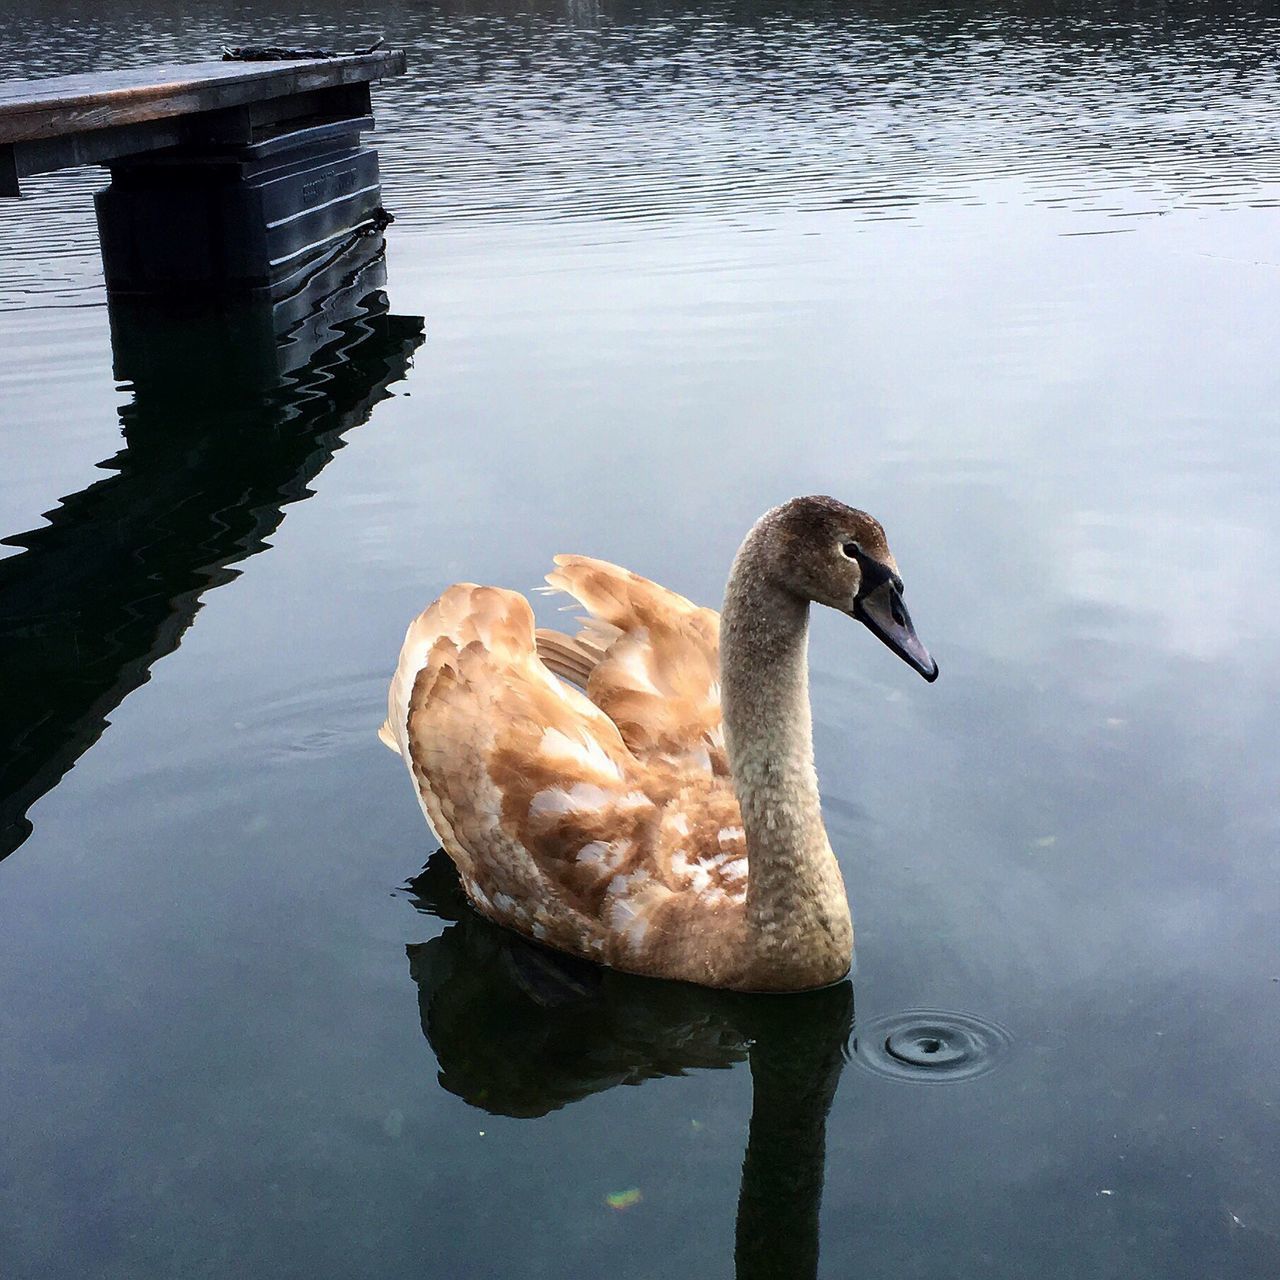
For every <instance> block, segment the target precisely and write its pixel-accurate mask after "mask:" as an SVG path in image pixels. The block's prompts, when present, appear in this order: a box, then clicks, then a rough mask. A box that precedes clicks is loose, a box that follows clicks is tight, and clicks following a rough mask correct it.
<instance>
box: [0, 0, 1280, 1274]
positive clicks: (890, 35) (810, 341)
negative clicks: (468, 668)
mask: <svg viewBox="0 0 1280 1280" xmlns="http://www.w3.org/2000/svg"><path fill="white" fill-rule="evenodd" d="M5 17H6V29H7V30H8V32H9V34H10V37H11V38H10V40H9V41H8V42H7V43H6V44H5V45H4V46H3V48H0V74H3V75H44V74H54V73H56V72H58V71H62V70H67V71H72V70H87V69H92V68H94V67H106V66H119V65H133V64H139V63H145V62H148V61H155V60H157V59H169V58H179V57H183V58H185V57H192V56H201V55H203V54H205V53H210V52H216V50H218V49H219V48H220V47H221V45H223V44H227V43H243V42H245V41H246V40H248V39H250V38H252V39H255V40H264V41H265V40H275V39H288V40H290V41H299V42H303V41H305V42H310V41H316V40H318V41H323V42H325V43H330V44H334V45H337V46H340V47H349V46H355V45H357V44H360V43H367V42H368V40H369V39H371V38H373V37H374V36H376V35H377V34H381V33H383V32H385V33H386V35H387V36H388V39H389V42H390V43H393V44H398V45H404V46H405V47H406V48H407V49H408V50H409V55H410V60H411V68H412V70H411V73H410V74H409V75H408V76H406V77H405V78H404V79H402V80H400V81H397V82H394V83H389V84H387V85H385V86H383V87H382V88H381V89H379V90H378V91H377V103H376V105H377V111H378V118H379V135H378V146H379V149H380V154H381V157H382V162H383V170H384V182H385V196H386V202H387V204H388V207H389V208H390V209H391V211H392V212H393V213H394V214H395V215H396V218H397V221H396V223H395V224H394V225H393V226H392V227H391V229H390V230H389V231H388V233H387V242H386V253H385V262H382V261H372V262H370V263H366V264H365V265H364V267H363V269H362V272H361V273H360V274H358V275H356V276H354V277H351V278H344V279H343V281H342V288H343V290H344V292H343V293H342V302H341V305H340V306H335V307H334V308H333V309H331V311H330V312H329V313H327V314H324V315H321V316H320V317H319V318H316V317H313V318H312V320H311V321H310V322H309V325H308V326H306V327H304V329H303V330H300V331H299V332H298V333H295V334H294V335H293V346H292V347H289V346H287V345H286V347H284V348H282V349H281V350H283V351H285V352H286V354H285V355H284V356H281V355H279V353H278V352H277V350H276V346H275V340H274V338H272V337H271V336H270V335H267V336H266V337H263V336H262V334H261V333H258V334H257V336H254V334H253V332H251V330H252V329H253V324H254V320H253V318H252V317H239V318H233V319H230V320H229V319H226V318H223V319H222V320H220V321H218V322H217V323H216V324H213V325H212V327H211V322H209V321H208V319H207V318H205V319H202V318H201V317H200V316H198V315H197V316H194V317H191V316H188V317H185V318H184V319H182V321H181V323H178V322H177V321H173V320H171V319H167V318H163V317H162V318H160V319H157V318H156V317H154V316H142V317H138V316H133V317H130V316H128V315H125V316H121V315H120V314H118V313H117V314H109V313H108V310H107V307H106V304H105V299H104V297H103V293H102V286H101V272H100V267H99V264H98V259H97V251H96V240H95V236H94V230H93V220H92V206H91V199H90V197H91V193H92V191H93V190H94V189H96V188H97V187H98V186H99V185H101V183H102V181H103V178H102V175H100V174H98V173H95V172H93V171H87V170H86V171H73V172H68V173H64V174H58V175H50V176H48V177H46V178H41V179H36V180H33V181H32V183H31V184H30V194H29V195H28V196H27V197H25V198H24V199H23V200H22V201H21V202H13V203H9V202H6V203H5V204H3V206H0V245H2V246H3V263H0V387H2V388H3V394H4V401H5V405H6V410H7V412H6V415H5V423H4V426H3V428H2V429H0V532H2V533H3V535H4V536H5V537H6V541H5V544H4V545H3V546H0V661H2V662H3V672H4V685H3V688H2V689H0V720H2V722H3V724H4V726H5V739H4V743H3V749H4V751H5V755H4V757H3V769H4V778H5V787H6V795H5V797H4V801H3V803H4V805H5V808H4V812H3V819H4V821H3V828H4V832H5V843H4V845H3V846H2V847H3V848H4V849H5V850H11V852H9V856H8V857H6V858H5V859H4V860H3V861H2V862H0V1132H3V1133H4V1135H5V1141H4V1143H3V1145H2V1146H0V1266H2V1268H3V1271H4V1274H5V1275H6V1276H14V1277H28V1276H31V1277H34V1276H41V1277H46V1276H68V1277H70V1276H76V1277H80V1276H103V1277H137V1276H157V1277H159V1276H171V1275H183V1276H188V1275H190V1276H201V1275H208V1276H225V1275H239V1274H262V1275H280V1276H292V1275H297V1276H304V1275H305V1276H308V1277H311V1276H334V1277H338V1276H341V1277H350V1276H365V1275H367V1276H378V1277H386V1276H409V1275H413V1276H419V1275H439V1276H448V1277H459V1276H486V1277H487V1276H494V1277H508V1276H509V1277H547V1278H548V1280H550V1278H553V1277H554V1278H555V1280H562V1278H564V1277H583V1278H584V1280H586V1278H590V1277H598V1276H603V1275H607V1276H610V1277H618V1278H619V1280H624V1278H625V1280H632V1278H639V1277H659V1276H661V1277H668V1276H672V1275H690V1276H693V1275H699V1276H725V1277H729V1276H734V1275H735V1274H736V1275H737V1276H738V1277H740V1278H745V1277H750V1276H762V1275H772V1276H786V1277H792V1276H798V1277H806V1276H812V1275H815V1274H817V1275H822V1276H831V1277H836V1276H840V1277H845V1276H859V1277H868V1278H875V1277H886V1278H887V1277H894V1278H895V1280H897V1278H900V1277H910V1276H926V1275H936V1274H949V1275H962V1276H971V1275H972V1276H976V1275H982V1276H1007V1277H1011V1278H1012V1277H1024V1276H1026V1275H1028V1274H1040V1275H1043V1276H1046V1277H1064V1278H1066V1277H1077V1276H1081V1275H1090V1276H1116V1277H1126V1278H1127V1277H1148V1276H1149V1277H1153V1278H1154V1277H1160V1278H1162V1280H1163V1278H1165V1277H1169V1276H1181V1275H1188V1276H1191V1275H1195V1276H1199V1275H1206V1276H1209V1275H1211V1276H1216V1277H1225V1278H1228V1280H1236V1278H1239V1280H1246V1278H1247V1280H1253V1278H1255V1277H1261V1276H1264V1275H1270V1274H1272V1273H1274V1272H1275V1271H1276V1270H1277V1269H1278V1268H1280V1211H1278V1209H1277V1206H1280V1161H1278V1160H1277V1158H1276V1152H1277V1150H1280V1117H1278V1114H1277V1111H1278V1109H1280V1100H1278V1098H1277V1093H1278V1092H1280V1091H1278V1090H1277V1087H1276V1072H1275V1061H1276V1054H1277V1051H1280V1033H1278V1032H1277V1025H1278V1024H1277V1013H1278V1012H1280V982H1277V979H1280V947H1278V946H1277V932H1276V928H1275V920H1276V916H1277V910H1278V909H1280V890H1278V889H1277V882H1278V881H1277V876H1276V856H1277V843H1278V837H1280V801H1278V799H1277V796H1278V795H1280V789H1278V787H1277V780H1278V779H1277V775H1278V772H1280V769H1278V766H1280V745H1278V744H1277V736H1276V733H1275V727H1274V719H1275V717H1274V708H1275V706H1276V705H1277V698H1278V697H1280V591H1277V588H1276V583H1277V581H1280V514H1278V511H1277V505H1276V502H1275V491H1276V480H1275V477H1276V475H1277V462H1278V461H1280V459H1277V452H1278V451H1280V447H1278V446H1277V443H1276V441H1277V439H1278V438H1280V436H1278V433H1277V428H1280V408H1278V407H1277V406H1280V377H1278V376H1277V373H1276V361H1275V356H1274V353H1275V350H1276V347H1277V339H1278V338H1280V333H1278V332H1277V328H1278V326H1277V308H1276V302H1275V298H1276V287H1277V281H1278V280H1280V274H1278V273H1280V253H1278V252H1277V249H1276V243H1277V240H1276V234H1275V227H1276V219H1277V216H1280V215H1278V214H1277V211H1276V207H1277V202H1278V201H1280V145H1278V141H1277V140H1278V139H1280V97H1278V96H1277V89H1278V87H1280V86H1278V85H1277V63H1276V60H1275V48H1276V47H1277V46H1276V40H1277V36H1280V21H1278V20H1277V17H1276V15H1275V14H1273V13H1272V12H1271V11H1270V10H1267V9H1263V8H1253V9H1250V10H1247V11H1246V10H1238V11H1224V10H1223V9H1221V8H1220V7H1218V6H1212V7H1210V6H1203V7H1201V6H1197V5H1161V6H1151V7H1150V8H1147V7H1143V6H1106V5H1079V6H1055V7H1052V8H1048V7H1033V6H999V7H997V6H982V5H974V6H963V7H961V8H960V9H953V10H949V11H945V12H944V11H942V10H933V9H929V8H925V7H919V6H913V5H910V4H888V3H886V4H876V5H869V6H839V5H830V4H820V5H799V4H793V5H790V6H788V5H746V4H743V5H706V6H702V7H698V8H672V7H670V6H665V5H656V6H643V7H639V6H636V7H632V6H626V5H621V6H609V5H600V6H593V5H589V4H573V5H570V6H567V7H561V6H556V5H548V6H514V5H510V6H504V5H501V4H492V3H482V4H478V5H475V4H469V5H466V6H452V5H445V6H428V5H418V4H409V3H404V4H396V3H392V2H390V0H387V2H385V3H371V4H368V5H365V6H362V7H360V8H359V9H358V10H356V11H351V10H349V8H348V7H346V6H337V5H334V4H330V3H327V0H318V2H317V3H313V4H312V5H310V6H308V9H307V11H306V12H305V13H303V14H302V15H301V16H299V15H297V14H283V13H280V12H276V11H273V10H272V9H271V8H270V7H268V6H245V5H235V6H231V5H224V4H221V3H217V2H215V3H214V4H211V5H206V6H202V7H201V9H200V12H199V14H197V15H196V16H194V17H192V16H190V15H189V14H187V13H184V12H183V11H182V9H181V8H180V7H179V6H176V5H169V4H165V3H162V0H134V2H133V3H131V4H130V5H128V6H125V7H123V8H122V7H120V6H112V8H111V11H110V13H104V14H95V15H91V16H87V15H85V14H84V13H83V12H82V6H78V5H70V4H59V3H53V2H51V0H37V3H36V4H34V5H32V4H30V3H26V4H24V5H22V6H20V7H17V6H15V7H13V8H12V9H11V10H10V9H6V10H5ZM237 325H239V326H241V327H240V328H236V326H237ZM184 326H185V327H184ZM219 334H221V335H223V340H220V339H219V338H218V336H217V335H219ZM227 334H230V335H231V338H230V339H226V338H225V336H226V335H227ZM238 335H243V336H238ZM220 343H221V345H220ZM290 351H291V352H292V355H289V354H288V353H289V352H290ZM294 357H298V358H297V359H295V358H294ZM282 370H283V372H282ZM277 375H279V376H277ZM815 491H817V492H831V493H834V494H836V495H838V496H840V497H842V498H844V499H846V500H848V501H850V502H853V503H855V504H856V505H859V506H862V507H865V508H867V509H868V510H870V511H872V512H874V513H875V514H876V515H877V516H879V517H880V518H881V519H882V521H883V522H884V523H885V525H886V527H887V528H888V531H889V534H890V537H891V539H892V542H893V545H894V549H895V552H896V554H897V557H898V560H899V562H900V564H901V566H902V569H903V574H904V577H905V579H906V582H907V586H908V589H909V591H910V601H911V608H912V613H913V616H914V618H915V621H916V624H917V627H918V628H919V630H920V632H921V635H922V636H923V638H924V639H925V640H926V642H927V643H928V644H929V646H930V648H931V649H932V651H933V652H934V654H935V656H936V657H937V658H938V660H939V663H940V665H941V667H942V672H943V676H942V679H940V680H939V682H938V683H937V684H936V685H933V686H929V685H926V684H925V683H924V682H923V681H920V680H919V679H918V678H917V677H915V676H914V675H913V674H912V673H911V672H910V671H909V670H908V669H907V668H906V667H905V666H903V665H902V664H899V663H895V661H894V660H893V658H892V657H891V655H890V654H889V653H888V651H887V650H884V649H883V648H882V647H880V646H876V645H872V644H870V643H868V641H867V639H866V637H865V635H864V634H862V633H861V630H860V629H858V628H852V627H851V626H850V625H849V624H848V622H847V620H845V619H842V618H839V617H836V616H834V615H830V616H824V617H819V618H815V625H814V634H813V649H812V663H813V684H814V702H815V706H814V712H815V722H816V735H817V744H816V745H817V755H818V767H819V772H820V778H821V783H822V788H823V794H824V801H825V805H826V811H827V815H828V824H829V829H830V833H831V837H832V842H833V845H834V846H835V848H836V849H837V852H838V854H839V856H840V859H841V862H842V865H843V869H844V873H845V878H846V881H847V883H848V886H849V890H850V896H851V900H852V903H853V908H854V916H855V923H856V926H857V930H858V970H857V973H856V975H855V979H854V982H853V984H852V986H851V987H848V986H846V987H839V988H836V989H834V990H833V991H832V992H829V993H822V994H821V996H820V997H815V998H812V999H808V1000H804V1001H797V1002H787V1001H780V1002H772V1001H763V1002H761V1001H750V1000H744V999H740V998H737V997H724V996H716V995H708V994H704V993H698V992H693V991H690V990H688V989H685V988H669V987H664V986H662V985H661V984H650V983H642V982H636V981H630V980H626V979H620V978H617V977H614V976H611V977H606V978H601V977H600V975H598V974H593V973H590V972H588V973H581V972H570V973H568V974H565V973H563V972H560V971H559V970H557V969H554V968H553V969H550V970H548V969H546V968H545V967H543V966H541V965H540V964H539V963H538V961H537V959H536V957H535V958H531V957H530V956H529V955H528V954H526V953H524V952H523V951H522V950H521V949H520V948H517V947H513V945H512V943H511V941H510V940H509V939H507V938H506V937H504V936H503V935H501V934H498V933H496V932H495V931H493V930H491V929H488V928H486V927H485V926H483V925H482V924H480V923H479V922H477V921H476V920H475V919H474V918H472V917H469V916H468V915H467V914H466V912H465V911H464V910H462V909H461V908H460V907H459V905H458V903H457V902H456V892H455V890H454V888H453V887H452V886H451V885H450V883H449V880H448V875H447V869H442V868H441V867H440V866H439V863H438V862H437V863H435V864H433V868H434V869H432V870H429V871H428V872H427V873H426V875H425V877H424V876H423V874H421V873H422V869H423V867H424V864H426V863H427V860H428V857H429V855H430V854H431V853H432V851H433V848H434V845H433V843H432V841H431V839H430V836H429V833H428V832H427V831H426V830H425V828H424V827H423V825H422V822H421V818H420V816H419V813H418V809H417V805H416V804H415V803H414V801H413V798H412V796H411V794H410V793H409V790H408V787H407V785H406V783H405V779H404V776H403V772H402V771H401V770H400V769H399V768H398V767H397V766H396V765H395V762H394V761H393V760H392V759H391V757H390V756H389V755H388V753H387V752H386V751H385V750H384V749H383V748H382V747H381V746H380V745H379V743H378V742H377V740H376V738H375V737H374V729H375V727H376V725H377V723H378V721H379V719H380V717H381V709H380V707H381V703H382V699H383V697H384V693H385V683H386V679H387V677H388V675H389V672H390V669H391V666H392V664H393V663H394V659H395V653H396V650H397V648H398V645H399V641H400V638H401V636H402V635H403V629H404V626H405V623H406V622H407V620H408V619H409V618H410V617H411V616H412V615H413V613H414V612H416V611H417V610H418V609H419V608H421V607H422V605H423V604H425V603H426V602H427V601H428V600H430V599H431V598H432V597H434V596H435V595H436V594H437V593H438V592H439V591H440V589H441V588H442V587H444V586H445V585H447V584H448V583H449V582H451V581H454V580H456V579H459V578H467V579H472V580H479V581H492V582H496V583H500V584H502V585H506V586H514V587H519V588H526V587H529V586H532V585H533V584H535V583H537V582H538V581H539V580H540V578H541V576H542V574H543V573H544V572H545V571H546V569H547V568H548V567H549V564H550V558H551V556H552V555H553V554H554V553H556V552H558V551H562V550H577V551H583V552H588V553H591V554H595V555H600V556H605V557H608V558H611V559H614V560H617V561H619V562H621V563H623V564H626V565H628V566H629V567H631V568H634V569H636V570H637V571H639V572H642V573H645V574H647V575H649V576H651V577H654V578H657V579H659V580H660V581H663V582H665V583H668V584H669V585H671V586H673V587H675V588H676V589H678V590H680V591H682V592H683V593H685V594H686V595H689V596H691V597H693V598H695V599H698V600H700V601H705V602H708V603H714V602H716V601H717V600H718V598H719V595H720V592H721V590H722V588H723V580H724V575H725V572H726V568H727V565H728V563H729V559H730V557H731V555H732V553H733V550H734V548H735V547H736V545H737V541H738V540H739V538H740V537H741V535H742V533H743V532H744V530H745V529H746V527H747V526H748V525H749V524H750V522H751V520H752V519H754V517H755V516H756V515H757V514H759V512H760V511H761V510H763V509H764V508H765V507H767V506H768V505H770V504H772V503H774V502H777V501H780V500H782V499H785V498H786V497H789V496H791V495H792V494H795V493H804V492H815ZM539 608H540V609H545V610H546V613H545V619H546V620H547V621H560V620H561V619H559V618H558V616H557V615H556V614H555V612H554V605H553V604H551V603H543V604H540V605H539ZM915 1009H927V1010H944V1011H947V1010H950V1011H957V1012H960V1013H964V1014H968V1015H974V1016H976V1017H978V1018H981V1019H985V1020H987V1021H989V1022H993V1023H996V1024H998V1025H999V1026H1000V1027H1002V1028H1004V1029H1005V1030H1006V1031H1007V1033H1008V1039H1009V1047H1008V1050H1007V1052H1005V1053H1003V1054H1002V1055H1001V1057H1000V1059H999V1061H998V1062H996V1063H995V1064H994V1065H993V1067H992V1069H991V1070H989V1071H986V1072H984V1073H982V1074H979V1075H976V1076H974V1078H971V1079H965V1080H961V1081H958V1082H956V1083H952V1084H946V1085H939V1086H933V1085H927V1084H919V1083H914V1082H911V1081H908V1080H904V1079H902V1078H895V1077H894V1076H893V1075H892V1074H885V1073H883V1072H877V1071H873V1070H868V1069H865V1067H864V1064H863V1062H862V1060H861V1058H860V1056H859V1055H857V1054H854V1055H853V1056H852V1057H851V1058H850V1059H849V1060H848V1061H846V1058H845V1056H844V1052H843V1050H844V1046H845V1045H846V1042H849V1043H852V1041H853V1040H855V1039H856V1037H857V1034H858V1029H859V1027H860V1026H867V1027H872V1028H874V1027H876V1026H879V1025H882V1020H884V1019H892V1018H894V1017H896V1016H897V1015H899V1014H901V1013H902V1012H903V1011H907V1010H915ZM744 1155H745V1156H746V1161H745V1165H744ZM634 1193H638V1195H637V1194H634Z"/></svg>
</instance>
